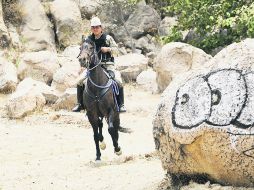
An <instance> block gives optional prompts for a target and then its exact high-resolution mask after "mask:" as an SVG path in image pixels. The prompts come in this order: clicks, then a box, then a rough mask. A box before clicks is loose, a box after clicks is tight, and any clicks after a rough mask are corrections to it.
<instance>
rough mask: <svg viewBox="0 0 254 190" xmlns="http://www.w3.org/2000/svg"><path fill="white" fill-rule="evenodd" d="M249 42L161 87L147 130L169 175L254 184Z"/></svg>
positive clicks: (253, 71)
mask: <svg viewBox="0 0 254 190" xmlns="http://www.w3.org/2000/svg"><path fill="white" fill-rule="evenodd" d="M253 44H254V40H253V39H247V40H245V41H243V42H241V43H234V44H232V45H230V46H228V47H226V48H225V49H223V50H222V51H221V52H220V53H218V54H217V55H216V56H215V57H214V58H213V59H211V60H210V61H209V63H208V64H206V65H204V67H200V68H199V69H195V70H190V71H189V72H186V73H184V74H182V75H179V76H178V77H177V78H176V79H175V80H173V81H172V82H171V83H170V85H169V86H168V88H167V89H166V90H165V91H164V93H163V96H162V97H163V98H162V100H161V103H160V104H159V106H158V110H157V113H156V116H155V119H154V121H153V125H154V128H153V134H154V139H155V144H156V149H157V150H158V152H159V156H160V158H161V161H162V165H163V168H164V169H165V170H166V171H167V172H168V173H169V174H171V175H177V176H178V175H183V176H185V177H190V178H192V177H197V176H203V177H204V176H206V177H207V178H208V179H210V180H213V181H217V182H219V183H222V184H230V185H236V186H250V187H254V163H253V159H254V148H253V147H254V130H253V127H252V126H253V125H254V113H253V106H254V93H253V92H254V45H253ZM179 179H180V178H179Z"/></svg>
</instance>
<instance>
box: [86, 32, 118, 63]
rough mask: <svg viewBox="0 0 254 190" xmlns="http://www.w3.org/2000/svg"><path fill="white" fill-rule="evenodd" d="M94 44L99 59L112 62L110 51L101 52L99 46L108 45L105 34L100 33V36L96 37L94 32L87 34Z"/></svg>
mask: <svg viewBox="0 0 254 190" xmlns="http://www.w3.org/2000/svg"><path fill="white" fill-rule="evenodd" d="M88 38H90V39H91V40H92V41H93V42H95V45H96V51H97V53H98V57H99V59H101V61H102V62H109V61H111V62H114V57H113V56H112V54H111V52H106V53H103V52H102V51H101V47H110V44H108V43H107V34H104V33H103V34H102V35H101V37H100V38H98V39H96V38H95V36H94V34H92V35H90V36H88Z"/></svg>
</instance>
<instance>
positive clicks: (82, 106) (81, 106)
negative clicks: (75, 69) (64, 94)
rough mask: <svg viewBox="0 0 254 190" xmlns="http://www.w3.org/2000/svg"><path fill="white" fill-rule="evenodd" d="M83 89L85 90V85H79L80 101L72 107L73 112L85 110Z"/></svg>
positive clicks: (78, 96) (78, 98) (78, 94)
mask: <svg viewBox="0 0 254 190" xmlns="http://www.w3.org/2000/svg"><path fill="white" fill-rule="evenodd" d="M83 91H84V85H77V100H78V103H77V105H76V106H75V107H74V108H73V109H72V111H73V112H80V111H81V110H84V104H83Z"/></svg>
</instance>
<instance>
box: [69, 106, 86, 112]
mask: <svg viewBox="0 0 254 190" xmlns="http://www.w3.org/2000/svg"><path fill="white" fill-rule="evenodd" d="M83 109H84V106H82V105H81V104H77V105H76V106H75V107H74V108H73V109H72V111H73V112H80V111H81V110H83Z"/></svg>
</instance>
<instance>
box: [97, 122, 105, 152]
mask: <svg viewBox="0 0 254 190" xmlns="http://www.w3.org/2000/svg"><path fill="white" fill-rule="evenodd" d="M102 120H103V118H100V119H99V141H100V142H99V144H100V149H101V150H105V149H106V143H105V142H104V137H103V135H102V127H103V122H102Z"/></svg>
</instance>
